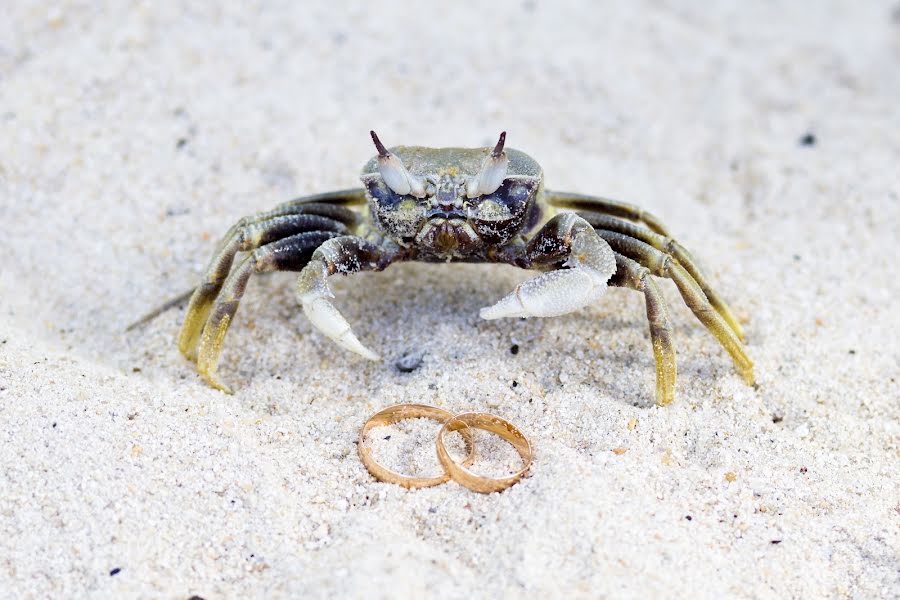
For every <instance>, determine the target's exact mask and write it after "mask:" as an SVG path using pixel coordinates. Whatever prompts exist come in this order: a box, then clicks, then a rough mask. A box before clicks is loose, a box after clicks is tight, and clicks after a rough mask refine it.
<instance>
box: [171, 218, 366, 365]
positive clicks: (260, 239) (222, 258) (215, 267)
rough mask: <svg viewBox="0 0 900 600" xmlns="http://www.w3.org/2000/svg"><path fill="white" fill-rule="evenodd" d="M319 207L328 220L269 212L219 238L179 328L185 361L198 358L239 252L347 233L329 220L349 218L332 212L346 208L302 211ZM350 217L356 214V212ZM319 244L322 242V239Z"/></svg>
mask: <svg viewBox="0 0 900 600" xmlns="http://www.w3.org/2000/svg"><path fill="white" fill-rule="evenodd" d="M319 207H323V208H324V210H322V212H326V213H329V214H331V215H332V216H331V217H327V216H321V215H318V214H305V213H301V214H297V213H294V214H272V213H276V211H269V213H264V215H266V216H263V217H251V218H248V219H241V221H239V222H238V225H236V226H235V227H233V228H232V231H230V232H229V233H228V234H227V235H226V236H225V237H224V238H223V239H222V241H221V242H220V243H219V246H218V248H217V250H216V252H215V254H214V255H213V257H212V260H211V261H210V263H209V266H208V267H207V269H206V274H205V275H204V278H203V281H202V282H201V283H200V285H198V286H197V288H196V289H195V290H194V292H193V295H192V296H191V301H190V304H189V305H188V309H187V313H186V314H185V317H184V322H183V323H182V326H181V332H180V334H179V336H178V349H179V350H180V351H181V353H182V354H183V355H184V356H185V357H186V358H188V359H189V360H196V358H197V345H198V344H199V342H200V335H201V333H202V331H203V326H204V324H205V323H206V320H207V318H208V317H209V311H210V310H211V309H212V304H213V302H214V301H215V299H216V296H217V295H218V294H219V292H220V290H221V289H222V285H223V284H224V282H225V278H226V277H227V276H228V273H229V272H230V271H231V266H232V264H233V262H234V257H235V255H236V254H237V253H238V252H246V251H250V250H254V249H256V248H259V247H260V246H262V245H265V244H268V243H271V242H274V241H276V240H279V239H282V238H285V237H288V236H291V235H294V234H297V233H301V232H311V231H324V232H330V233H332V234H333V235H332V236H329V237H333V236H334V235H341V234H345V233H347V226H346V225H345V223H343V222H341V221H338V220H335V219H334V218H332V217H341V216H344V217H345V218H347V217H348V216H349V215H341V214H340V213H338V212H335V211H333V210H331V209H338V210H343V211H347V210H348V209H346V208H343V207H339V206H328V205H307V206H306V207H305V208H306V209H309V208H312V209H313V210H317V209H318V208H319ZM276 210H277V209H276ZM294 210H297V209H294ZM348 212H350V211H348ZM352 214H353V215H355V213H352ZM325 239H327V238H325ZM321 241H324V239H322V240H321Z"/></svg>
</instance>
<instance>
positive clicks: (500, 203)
mask: <svg viewBox="0 0 900 600" xmlns="http://www.w3.org/2000/svg"><path fill="white" fill-rule="evenodd" d="M371 136H372V141H373V142H374V144H375V148H376V150H377V154H376V155H375V156H374V157H372V158H371V159H370V160H369V161H368V162H367V163H366V164H365V166H364V167H363V170H362V174H361V177H360V179H361V180H362V185H363V187H362V188H358V189H348V190H342V191H335V192H328V193H324V194H316V195H312V196H306V197H303V198H299V199H296V200H291V201H289V202H286V203H284V204H281V205H279V206H277V207H276V208H274V209H272V210H268V211H265V212H261V213H258V214H256V215H252V216H249V217H245V218H243V219H241V220H240V221H238V222H237V223H236V224H235V225H234V226H232V227H231V229H229V230H228V232H227V233H226V234H225V236H224V237H223V238H222V239H221V241H220V242H219V243H218V246H217V248H216V250H215V252H214V254H213V257H212V260H211V261H210V263H209V266H208V268H207V269H206V273H205V275H204V277H203V280H202V281H201V282H200V284H199V285H198V286H197V287H196V288H195V289H194V290H193V293H192V295H191V296H190V303H189V305H188V308H187V312H186V315H185V318H184V322H183V324H182V326H181V331H180V334H179V337H178V348H179V350H180V351H181V353H182V354H183V355H184V356H185V357H186V358H187V359H189V360H191V361H193V362H195V363H196V366H197V371H198V372H199V374H200V375H201V377H202V378H203V379H204V380H205V381H206V382H207V383H209V384H210V385H211V386H212V387H214V388H217V389H219V390H222V391H225V392H230V390H229V388H228V387H227V386H226V385H225V384H224V383H223V382H222V381H221V380H220V378H219V376H218V372H217V367H218V364H219V358H220V356H221V353H222V348H223V343H224V341H225V336H226V334H227V332H228V328H229V326H230V325H231V323H232V322H233V321H234V316H235V313H236V312H237V309H238V305H239V304H240V301H241V298H242V297H243V295H244V291H245V290H246V288H247V282H248V281H249V279H250V277H251V276H252V275H254V274H256V273H265V272H271V271H299V273H300V275H299V278H298V280H297V297H298V298H299V301H300V304H301V305H302V307H303V312H304V313H305V314H306V316H307V317H308V318H309V321H310V322H311V323H312V325H313V326H314V327H315V328H316V329H317V330H319V331H320V332H321V333H322V334H324V335H325V336H327V337H329V338H331V339H332V340H334V342H336V343H337V344H338V345H340V346H341V347H343V348H345V349H347V350H349V351H351V352H355V353H357V354H359V355H361V356H363V357H365V358H367V359H370V360H377V359H378V358H379V357H378V355H377V354H376V353H375V352H373V351H372V350H370V349H368V348H367V347H366V346H364V345H363V344H362V342H360V340H359V339H358V338H357V337H356V335H354V333H353V331H352V329H351V328H350V325H349V324H348V323H347V321H346V320H345V319H344V317H343V316H342V315H341V313H340V312H339V311H338V310H337V308H335V306H334V304H332V302H331V299H332V298H333V294H332V293H331V290H330V289H329V286H328V278H329V277H330V276H332V275H336V274H341V275H350V274H351V273H356V272H359V271H382V270H384V269H386V268H387V267H388V266H390V265H391V264H394V263H397V262H401V261H425V262H474V263H502V264H507V265H514V266H516V267H520V268H522V269H529V270H533V271H539V272H540V273H539V274H537V275H536V276H534V277H532V278H531V279H528V280H526V281H524V282H523V283H521V284H519V285H518V286H517V287H516V288H515V289H514V290H513V291H512V292H511V293H510V294H509V295H507V296H506V297H504V298H502V299H501V300H500V301H498V302H497V303H496V304H494V305H492V306H489V307H486V308H483V309H481V311H480V316H481V318H483V319H501V318H509V317H556V316H560V315H565V314H568V313H571V312H574V311H577V310H579V309H581V308H584V307H586V306H589V305H590V304H592V303H594V302H596V301H597V299H598V298H599V297H600V296H601V295H602V294H603V293H604V291H605V290H606V288H607V287H609V286H614V287H622V288H628V289H631V290H636V291H638V292H640V293H642V294H643V295H644V300H645V303H646V309H647V320H648V322H649V326H650V339H651V341H652V346H653V353H654V357H655V363H656V402H657V403H658V404H660V405H667V404H669V403H670V402H672V400H673V399H674V397H675V378H676V362H675V346H674V342H673V330H672V325H671V323H670V321H669V315H668V309H667V307H666V302H665V300H664V299H663V295H662V294H661V293H660V290H659V288H658V286H657V284H656V281H655V280H654V278H655V277H663V278H668V279H671V280H672V281H673V282H674V283H675V285H676V287H677V288H678V291H679V292H680V294H681V297H682V298H683V300H684V302H685V303H686V304H687V306H688V307H689V308H690V309H691V310H692V311H693V313H694V315H695V316H696V317H697V318H698V319H699V320H700V322H701V323H703V325H704V326H705V327H706V328H707V329H708V330H709V331H710V332H711V333H712V335H713V336H715V338H716V339H717V340H718V342H719V343H720V344H721V345H722V347H723V348H724V349H725V350H726V351H727V352H728V353H729V354H730V355H731V358H732V359H733V361H734V364H735V366H736V368H737V370H738V372H739V373H740V374H741V375H742V376H743V377H744V378H745V379H746V381H747V382H748V383H751V384H752V382H753V362H752V361H751V360H750V358H749V357H748V355H747V352H746V350H745V347H744V344H743V341H744V334H743V331H742V330H741V326H740V324H739V323H738V320H737V319H736V318H735V316H734V314H733V313H732V311H731V310H730V309H729V308H728V305H727V304H726V303H725V302H724V300H722V298H721V297H720V296H719V294H717V293H716V292H715V291H714V290H713V288H712V287H711V286H710V284H709V283H708V281H707V279H706V277H704V276H703V275H702V273H701V272H700V269H699V268H698V267H697V263H696V261H695V260H694V258H693V257H692V256H691V254H690V253H689V252H688V251H687V250H686V249H685V248H684V247H683V246H682V245H681V244H679V243H678V242H677V241H675V240H674V239H673V238H672V237H671V236H670V235H669V232H668V230H667V228H666V227H665V226H664V225H663V224H662V222H661V221H660V220H659V219H658V218H656V217H655V216H653V215H652V214H650V213H648V212H646V211H644V210H642V209H641V208H639V207H637V206H633V205H631V204H626V203H624V202H619V201H615V200H609V199H605V198H600V197H595V196H588V195H582V194H573V193H563V192H553V191H548V190H546V189H544V174H543V170H542V168H541V166H540V165H539V164H538V162H537V161H536V160H534V159H533V158H531V157H530V156H528V155H527V154H525V153H524V152H521V151H519V150H514V149H512V148H506V146H505V142H506V132H503V133H501V134H500V139H499V140H498V142H497V144H496V145H495V146H493V147H490V146H489V147H485V148H425V147H420V146H396V147H393V148H390V149H388V148H386V147H385V146H384V145H383V144H382V143H381V141H380V140H379V139H378V136H377V135H376V134H375V132H374V131H373V132H371ZM239 253H243V254H242V255H241V258H240V260H237V264H236V266H235V261H236V258H237V257H238V254H239Z"/></svg>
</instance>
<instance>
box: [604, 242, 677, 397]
mask: <svg viewBox="0 0 900 600" xmlns="http://www.w3.org/2000/svg"><path fill="white" fill-rule="evenodd" d="M616 267H617V270H616V274H615V275H613V277H612V279H610V281H609V284H610V285H613V286H616V287H626V288H630V289H633V290H637V291H639V292H642V293H643V294H644V302H645V304H646V306H647V321H648V322H649V324H650V341H651V342H652V344H653V356H654V358H655V363H656V403H657V404H659V405H660V406H665V405H667V404H670V403H671V402H672V400H674V399H675V379H676V376H677V371H678V368H677V365H676V360H675V344H674V342H673V340H672V326H671V325H670V324H669V312H668V309H667V308H666V301H665V299H664V298H663V295H662V293H660V291H659V288H658V287H657V285H656V282H655V281H654V280H653V277H652V273H650V270H649V269H647V268H646V267H642V266H641V265H639V264H638V263H637V262H635V261H633V260H631V259H630V258H626V257H624V256H622V255H621V254H618V253H616Z"/></svg>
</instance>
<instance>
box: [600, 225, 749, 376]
mask: <svg viewBox="0 0 900 600" xmlns="http://www.w3.org/2000/svg"><path fill="white" fill-rule="evenodd" d="M596 231H597V234H598V235H599V236H600V237H602V238H603V239H604V240H606V241H607V242H608V243H609V245H610V246H611V247H612V249H613V250H615V251H616V252H618V253H620V254H622V255H624V256H627V257H628V258H631V259H633V260H635V261H637V262H638V263H639V264H641V265H642V266H644V267H646V268H648V269H649V270H650V272H651V273H653V274H654V275H656V276H659V277H666V278H668V279H671V280H672V281H674V282H675V285H676V286H677V287H678V291H679V292H680V293H681V297H682V298H683V299H684V302H685V304H687V305H688V308H690V309H691V311H692V312H693V313H694V316H696V317H697V319H699V320H700V322H701V323H703V325H705V326H706V328H707V329H708V330H709V331H710V333H712V334H713V335H714V336H715V337H716V339H717V340H718V341H719V343H720V344H721V345H722V347H723V348H725V350H727V351H728V353H729V354H730V355H731V358H732V360H733V361H734V364H735V367H737V369H738V372H740V374H741V375H742V376H743V377H744V379H745V381H747V383H750V384H752V383H753V382H754V377H753V361H752V360H750V357H749V356H747V353H746V351H745V350H744V345H743V344H742V343H741V340H740V339H738V337H737V335H736V334H735V332H734V331H733V330H732V329H731V327H729V326H728V323H727V322H726V321H725V319H724V318H722V315H720V314H719V313H718V312H717V311H716V310H715V309H714V308H713V307H712V305H711V304H710V303H709V300H708V299H707V297H706V295H705V294H704V293H703V290H702V289H700V286H699V285H697V282H696V281H694V278H693V277H691V275H690V274H689V273H688V272H687V271H686V270H685V269H684V267H683V266H681V264H680V263H679V262H678V261H677V260H675V259H674V258H672V257H671V256H670V255H668V254H666V253H664V252H660V251H659V250H657V249H656V248H654V247H652V246H650V245H649V244H645V243H644V242H642V241H640V240H637V239H635V238H633V237H630V236H627V235H623V234H621V233H617V232H614V231H608V230H604V229H597V230H596Z"/></svg>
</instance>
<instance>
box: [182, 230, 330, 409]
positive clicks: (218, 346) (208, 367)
mask: <svg viewBox="0 0 900 600" xmlns="http://www.w3.org/2000/svg"><path fill="white" fill-rule="evenodd" d="M336 235H338V234H337V233H335V232H333V231H309V232H304V233H298V234H295V235H292V236H289V237H286V238H284V239H281V240H278V241H276V242H272V243H270V244H266V245H265V246H261V247H259V248H257V249H256V250H254V251H253V252H252V253H251V254H248V255H247V256H246V257H245V258H244V259H243V260H242V261H241V262H240V263H239V264H238V266H237V267H235V268H234V270H233V271H232V272H231V274H230V275H228V277H227V279H225V281H224V283H223V284H221V286H220V291H219V292H218V295H217V296H216V297H215V301H214V302H211V305H210V307H209V308H208V309H206V310H207V312H208V314H209V318H208V319H206V324H205V326H204V327H203V331H202V334H201V337H200V343H199V347H198V350H197V372H199V373H200V376H201V377H203V379H204V380H205V381H206V382H207V383H209V384H210V385H211V386H213V387H214V388H216V389H219V390H222V391H224V392H229V391H230V390H229V389H228V387H227V386H225V385H224V384H223V383H221V382H220V381H219V380H218V378H217V376H216V369H217V367H218V365H219V356H220V355H221V354H222V344H223V342H224V341H225V334H226V333H228V327H229V326H230V325H231V321H232V319H234V314H235V313H236V312H237V308H238V305H239V304H240V301H241V298H243V296H244V291H245V290H246V289H247V282H248V281H249V279H250V275H252V274H253V273H266V272H271V271H299V270H301V269H302V268H303V267H304V266H306V264H307V263H308V262H309V259H310V257H311V256H312V254H313V251H314V250H315V249H316V248H318V247H319V246H321V245H322V244H323V243H324V242H325V241H326V240H328V239H331V238H333V237H334V236H336ZM201 289H202V288H201ZM189 325H190V326H192V324H191V323H188V322H187V319H186V320H185V325H184V326H183V327H187V326H189ZM183 332H184V329H183V328H182V333H183Z"/></svg>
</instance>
